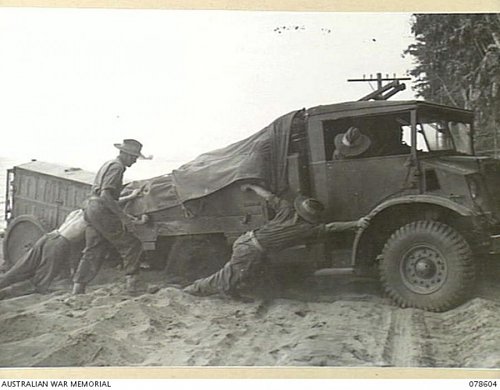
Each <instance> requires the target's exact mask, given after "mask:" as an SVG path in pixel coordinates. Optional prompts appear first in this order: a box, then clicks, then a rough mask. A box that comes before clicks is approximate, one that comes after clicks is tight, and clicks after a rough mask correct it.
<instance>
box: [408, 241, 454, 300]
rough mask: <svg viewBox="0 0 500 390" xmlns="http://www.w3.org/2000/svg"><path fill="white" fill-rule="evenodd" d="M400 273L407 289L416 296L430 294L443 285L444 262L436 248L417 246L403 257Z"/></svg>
mask: <svg viewBox="0 0 500 390" xmlns="http://www.w3.org/2000/svg"><path fill="white" fill-rule="evenodd" d="M400 271H401V276H402V279H403V282H404V284H405V286H406V287H407V288H409V289H410V290H411V291H413V292H415V293H418V294H430V293H433V292H435V291H437V290H439V289H440V288H441V287H442V286H443V284H444V283H445V280H446V275H447V266H446V260H445V257H444V256H443V255H442V254H441V252H439V251H438V250H437V249H436V248H434V247H432V246H429V245H418V246H415V247H413V248H411V249H410V250H409V251H408V252H406V254H405V255H404V256H403V260H402V262H401V270H400Z"/></svg>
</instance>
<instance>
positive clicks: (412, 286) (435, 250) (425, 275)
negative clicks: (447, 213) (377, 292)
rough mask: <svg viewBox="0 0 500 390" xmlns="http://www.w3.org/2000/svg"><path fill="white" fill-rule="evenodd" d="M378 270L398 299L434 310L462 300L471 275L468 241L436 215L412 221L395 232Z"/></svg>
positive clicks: (391, 294) (390, 293) (472, 266)
mask: <svg viewBox="0 0 500 390" xmlns="http://www.w3.org/2000/svg"><path fill="white" fill-rule="evenodd" d="M379 270H380V279H381V281H382V284H383V286H384V288H385V291H386V293H387V295H388V296H389V297H390V298H391V299H392V300H393V301H394V302H395V303H396V304H398V305H399V306H401V307H415V308H420V309H425V310H429V311H437V312H439V311H446V310H449V309H452V308H454V307H456V306H458V305H459V304H461V303H462V302H464V301H465V299H466V298H467V296H468V294H469V293H470V291H471V289H472V287H473V285H474V281H475V263H474V261H473V258H472V251H471V248H470V246H469V244H468V243H467V241H466V240H465V239H464V238H463V236H462V235H461V234H460V233H459V232H457V231H456V230H455V229H453V228H452V227H450V226H448V225H445V224H442V223H439V222H436V221H416V222H412V223H409V224H407V225H405V226H403V227H401V228H400V229H399V230H397V231H396V232H395V233H393V234H392V236H391V237H390V238H389V240H388V241H387V243H386V244H385V246H384V249H383V251H382V259H381V261H380V265H379Z"/></svg>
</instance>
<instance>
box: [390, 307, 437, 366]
mask: <svg viewBox="0 0 500 390" xmlns="http://www.w3.org/2000/svg"><path fill="white" fill-rule="evenodd" d="M429 340H430V338H429V332H428V330H427V326H426V323H425V313H424V312H423V311H422V310H416V309H394V310H392V311H391V312H390V323H389V327H388V331H387V337H386V340H385V345H384V351H383V358H384V360H385V361H386V362H387V365H388V366H391V367H433V366H434V365H435V360H434V357H433V350H432V345H431V343H430V342H429Z"/></svg>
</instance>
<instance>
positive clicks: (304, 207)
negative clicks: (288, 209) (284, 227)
mask: <svg viewBox="0 0 500 390" xmlns="http://www.w3.org/2000/svg"><path fill="white" fill-rule="evenodd" d="M293 207H294V208H295V211H296V212H297V214H299V215H300V216H301V217H302V218H303V219H305V220H306V221H307V222H310V223H319V222H321V220H322V218H323V210H324V209H325V207H324V206H323V204H322V203H321V202H320V201H319V200H317V199H314V198H308V197H306V196H303V195H299V196H297V197H296V198H295V200H294V201H293Z"/></svg>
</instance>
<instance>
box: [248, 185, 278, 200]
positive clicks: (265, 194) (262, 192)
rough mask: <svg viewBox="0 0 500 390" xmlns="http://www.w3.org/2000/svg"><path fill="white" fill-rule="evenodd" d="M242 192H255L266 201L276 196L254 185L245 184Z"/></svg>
mask: <svg viewBox="0 0 500 390" xmlns="http://www.w3.org/2000/svg"><path fill="white" fill-rule="evenodd" d="M241 190H242V191H249V190H250V191H253V192H255V193H256V194H257V195H259V196H260V197H261V198H264V199H265V200H269V199H271V198H272V197H273V196H274V194H273V193H272V192H270V191H268V190H265V189H264V188H262V187H260V186H257V185H254V184H243V185H242V186H241Z"/></svg>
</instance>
